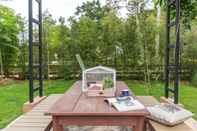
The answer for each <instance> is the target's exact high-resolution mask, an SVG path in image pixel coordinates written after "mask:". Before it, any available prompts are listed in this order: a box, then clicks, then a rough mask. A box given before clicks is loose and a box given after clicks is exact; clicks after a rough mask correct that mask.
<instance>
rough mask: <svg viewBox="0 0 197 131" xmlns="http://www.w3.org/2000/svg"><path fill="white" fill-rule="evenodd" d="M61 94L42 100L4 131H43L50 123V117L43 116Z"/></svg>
mask: <svg viewBox="0 0 197 131" xmlns="http://www.w3.org/2000/svg"><path fill="white" fill-rule="evenodd" d="M61 96H62V94H53V95H50V96H48V97H47V98H46V99H44V100H43V101H42V102H41V103H39V104H38V105H37V106H36V107H34V108H33V109H32V110H31V111H30V112H27V113H25V114H23V115H22V116H20V117H19V118H17V119H16V120H15V121H13V122H12V123H11V124H9V125H8V126H7V127H6V128H5V129H4V131H45V129H47V128H48V126H49V124H50V123H51V121H52V117H51V116H46V115H44V112H45V111H46V110H48V109H49V107H50V106H52V105H53V104H54V103H55V102H56V101H57V100H58V99H59V98H60V97H61Z"/></svg>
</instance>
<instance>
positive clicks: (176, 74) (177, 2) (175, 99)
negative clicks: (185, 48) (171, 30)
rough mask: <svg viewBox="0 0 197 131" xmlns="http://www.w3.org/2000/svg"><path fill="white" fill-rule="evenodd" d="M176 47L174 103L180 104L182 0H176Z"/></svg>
mask: <svg viewBox="0 0 197 131" xmlns="http://www.w3.org/2000/svg"><path fill="white" fill-rule="evenodd" d="M176 11H177V14H176V48H175V67H176V69H175V82H174V87H175V96H174V97H175V98H174V103H175V104H178V98H179V79H180V74H179V73H180V71H179V70H180V62H179V59H180V23H179V21H180V20H179V19H180V0H176Z"/></svg>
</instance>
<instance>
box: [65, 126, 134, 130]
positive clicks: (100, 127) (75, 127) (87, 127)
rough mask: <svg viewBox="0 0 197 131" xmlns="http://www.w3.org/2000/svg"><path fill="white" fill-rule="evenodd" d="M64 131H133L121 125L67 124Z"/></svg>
mask: <svg viewBox="0 0 197 131" xmlns="http://www.w3.org/2000/svg"><path fill="white" fill-rule="evenodd" d="M64 129H65V130H64V131H131V129H129V128H127V127H120V126H67V127H65V128H64Z"/></svg>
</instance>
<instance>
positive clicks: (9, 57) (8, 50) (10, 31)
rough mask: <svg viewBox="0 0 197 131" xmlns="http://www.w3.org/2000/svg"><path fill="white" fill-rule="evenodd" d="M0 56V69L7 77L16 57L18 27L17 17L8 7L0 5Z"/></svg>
mask: <svg viewBox="0 0 197 131" xmlns="http://www.w3.org/2000/svg"><path fill="white" fill-rule="evenodd" d="M0 16H1V17H0V34H1V35H0V47H1V48H0V52H1V53H0V54H1V56H0V57H1V60H2V62H1V65H2V66H3V67H1V69H4V73H5V75H6V76H8V70H9V68H10V67H11V66H12V65H13V64H15V63H16V60H17V59H16V58H17V55H18V36H17V35H18V33H19V30H20V29H19V26H18V21H17V15H15V14H14V11H13V10H12V9H10V8H8V7H5V6H2V5H0Z"/></svg>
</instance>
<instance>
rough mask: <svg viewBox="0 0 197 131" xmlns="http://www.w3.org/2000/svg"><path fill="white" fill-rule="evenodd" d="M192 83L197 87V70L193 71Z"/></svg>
mask: <svg viewBox="0 0 197 131" xmlns="http://www.w3.org/2000/svg"><path fill="white" fill-rule="evenodd" d="M191 84H192V85H193V86H195V87H197V71H195V72H194V73H193V76H192V81H191Z"/></svg>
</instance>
